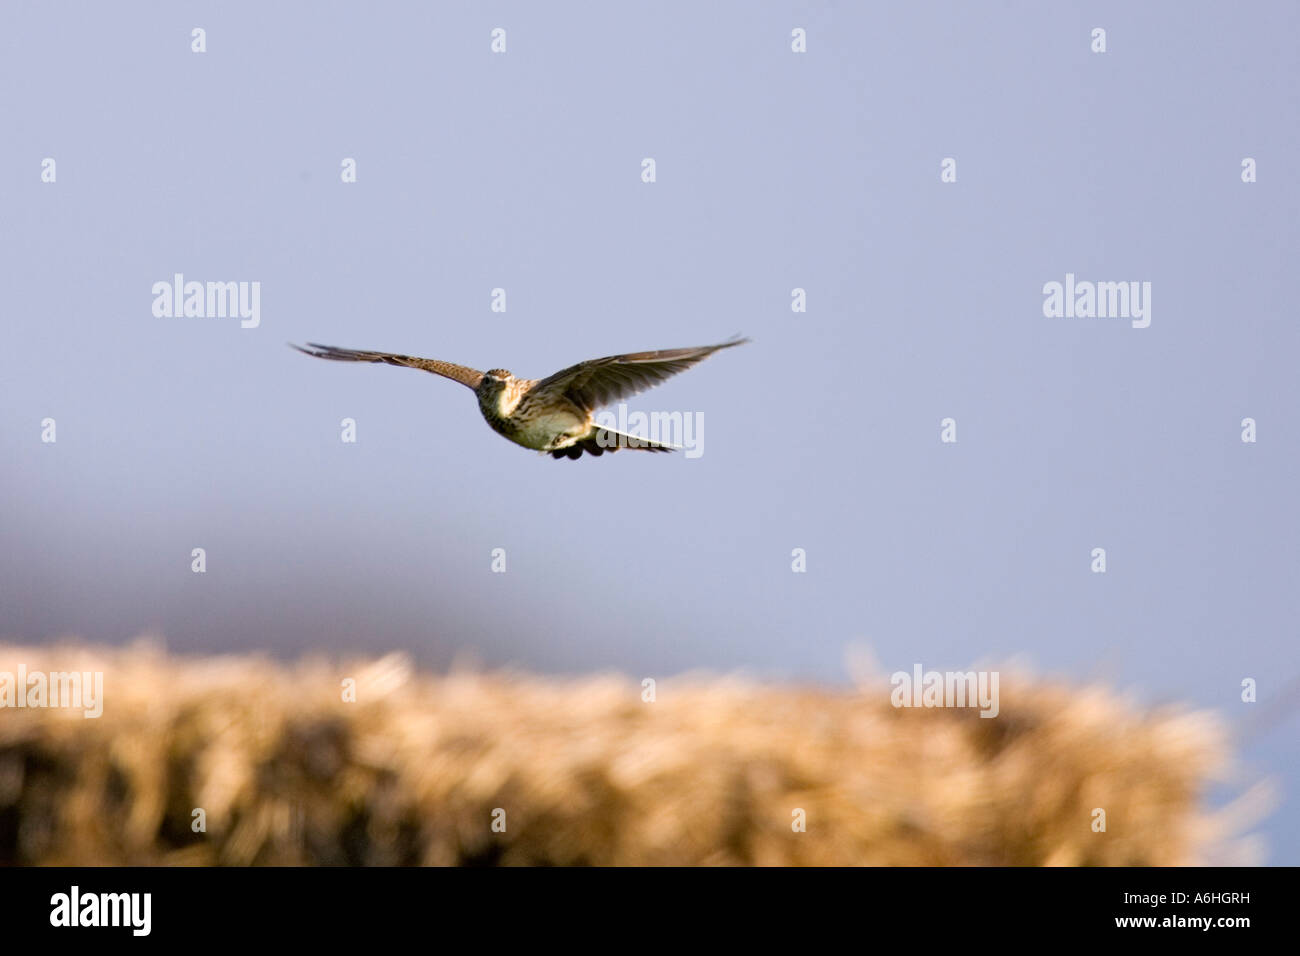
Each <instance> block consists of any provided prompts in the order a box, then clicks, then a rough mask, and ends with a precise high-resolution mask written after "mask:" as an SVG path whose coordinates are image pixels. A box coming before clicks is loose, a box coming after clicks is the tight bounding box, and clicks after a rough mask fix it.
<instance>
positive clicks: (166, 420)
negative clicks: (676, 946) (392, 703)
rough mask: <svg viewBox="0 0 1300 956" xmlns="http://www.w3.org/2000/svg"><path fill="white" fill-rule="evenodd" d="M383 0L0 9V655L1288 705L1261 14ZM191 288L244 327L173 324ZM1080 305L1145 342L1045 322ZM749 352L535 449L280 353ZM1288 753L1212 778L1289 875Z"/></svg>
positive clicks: (1280, 416)
mask: <svg viewBox="0 0 1300 956" xmlns="http://www.w3.org/2000/svg"><path fill="white" fill-rule="evenodd" d="M378 7H379V9H368V8H365V7H356V6H353V5H347V4H333V5H331V4H303V3H284V4H275V5H259V4H247V3H240V4H211V3H198V4H192V5H185V6H178V5H176V4H165V3H155V4H137V5H132V6H131V7H129V8H112V9H107V8H103V7H101V6H100V5H96V4H66V5H58V6H57V7H53V8H52V7H49V6H48V5H44V6H42V5H35V4H33V5H14V4H10V5H6V6H5V7H4V8H3V10H2V11H0V45H2V49H3V56H0V89H3V90H4V91H5V94H4V96H3V97H2V98H0V123H2V124H3V128H4V129H5V130H6V136H5V138H4V143H3V145H2V146H0V209H3V216H2V217H0V255H2V256H3V260H4V262H5V263H6V268H5V273H4V288H5V292H6V300H7V306H8V310H7V314H8V318H7V319H6V321H5V332H6V340H7V343H8V346H9V347H8V348H7V349H5V350H4V351H3V352H0V452H2V453H3V457H4V461H5V462H6V467H5V468H4V469H3V470H0V535H2V537H3V542H4V546H3V547H2V548H0V635H2V636H4V637H6V638H8V639H11V640H18V641H45V640H51V639H54V638H56V637H59V636H61V635H78V636H81V637H84V638H87V639H92V640H106V641H114V642H116V641H122V640H126V639H128V638H130V637H131V636H133V635H136V634H139V633H141V632H142V631H150V632H153V633H158V634H161V635H163V636H164V637H165V638H166V640H167V643H168V645H169V646H170V647H172V648H174V649H178V650H185V651H189V650H196V651H198V650H201V651H208V652H217V651H236V650H247V649H254V648H270V649H272V650H274V651H276V652H278V653H282V654H296V653H301V652H305V651H309V650H327V651H375V652H378V651H383V650H389V649H392V648H395V647H396V648H404V649H407V650H410V651H411V652H412V653H414V654H415V655H416V657H417V659H419V660H420V661H421V662H422V663H424V664H426V665H428V666H431V667H442V666H446V665H447V664H449V663H450V662H451V661H452V660H453V659H455V658H457V657H458V656H464V655H469V656H471V657H472V658H474V659H476V660H478V661H480V662H482V663H484V664H487V665H499V664H515V665H519V666H522V667H527V668H530V669H535V670H539V671H545V672H560V671H563V672H586V671H592V670H601V669H609V668H613V669H618V670H622V671H626V672H628V673H631V674H633V675H637V676H642V675H644V676H655V675H662V674H671V673H678V672H681V671H685V670H693V669H699V668H703V669H709V670H714V671H734V670H744V671H747V672H750V673H754V674H759V675H763V676H768V677H773V678H786V679H814V680H819V681H824V682H828V683H836V682H843V681H846V680H848V673H847V670H846V666H845V654H846V648H849V647H851V646H854V645H869V646H870V647H871V648H872V649H873V650H874V653H875V654H876V656H877V657H878V658H879V660H880V661H881V663H882V665H883V666H884V667H885V668H886V669H887V670H891V671H892V670H895V669H905V670H910V669H911V667H912V665H913V664H914V663H915V662H920V663H922V664H923V665H924V666H925V667H927V668H938V669H954V668H964V667H966V666H967V665H969V664H971V663H972V662H975V661H998V660H1006V659H1008V658H1010V657H1012V656H1016V655H1020V656H1023V657H1024V658H1026V659H1027V660H1029V661H1031V662H1032V663H1033V664H1034V665H1036V666H1037V667H1038V668H1039V669H1040V670H1042V671H1046V672H1049V673H1053V674H1059V675H1063V676H1068V677H1071V678H1074V679H1078V680H1086V679H1092V678H1099V679H1104V680H1106V681H1107V682H1109V683H1111V684H1113V685H1116V686H1119V687H1122V688H1125V689H1127V690H1131V691H1133V692H1134V693H1135V695H1136V696H1137V697H1138V699H1140V700H1142V701H1144V702H1147V703H1153V704H1154V703H1159V702H1164V701H1187V702H1189V703H1191V704H1193V705H1198V706H1206V707H1212V708H1215V709H1217V710H1218V711H1219V712H1220V713H1221V714H1222V715H1223V716H1224V718H1225V719H1226V720H1227V721H1228V722H1229V723H1230V724H1233V725H1236V724H1238V723H1241V722H1243V721H1244V720H1245V718H1246V717H1248V716H1249V713H1250V711H1249V709H1248V708H1249V706H1250V705H1246V704H1243V703H1241V702H1240V699H1239V696H1240V692H1241V691H1240V685H1241V681H1242V679H1244V678H1254V679H1256V680H1257V681H1258V682H1259V695H1260V700H1261V703H1266V704H1269V705H1270V706H1289V705H1288V704H1287V702H1286V701H1284V700H1281V699H1280V695H1282V694H1283V693H1285V692H1286V691H1285V688H1286V683H1287V681H1289V680H1291V679H1292V678H1294V677H1295V676H1296V675H1297V674H1300V652H1298V651H1297V641H1296V621H1297V611H1298V610H1300V591H1298V590H1297V588H1296V580H1297V570H1298V569H1300V538H1298V537H1297V534H1296V529H1297V519H1298V518H1300V505H1298V504H1297V497H1296V494H1295V488H1296V487H1297V485H1298V483H1300V482H1298V481H1297V479H1298V478H1300V474H1298V472H1300V453H1298V451H1297V449H1298V448H1300V428H1298V427H1297V419H1296V415H1295V411H1296V409H1297V408H1298V407H1300V401H1298V399H1300V383H1298V377H1297V375H1296V372H1295V370H1296V360H1297V352H1298V349H1300V331H1297V323H1296V320H1295V314H1294V313H1295V310H1294V292H1293V286H1292V283H1293V279H1294V276H1295V262H1296V258H1297V252H1300V241H1298V240H1300V236H1298V234H1297V230H1298V228H1300V227H1298V225H1297V224H1298V223H1300V216H1298V215H1297V212H1300V210H1298V208H1297V207H1298V203H1297V200H1298V199H1300V188H1298V187H1297V185H1296V181H1295V177H1294V176H1293V175H1291V174H1290V173H1288V172H1287V168H1288V164H1294V162H1295V157H1296V154H1297V149H1298V147H1300V133H1298V131H1297V124H1296V122H1295V117H1296V115H1297V114H1298V112H1300V111H1298V109H1297V107H1298V106H1300V103H1297V61H1296V57H1295V52H1294V38H1295V36H1296V35H1297V27H1298V26H1300V22H1298V21H1300V9H1298V8H1297V7H1296V6H1295V5H1294V4H1290V3H1281V2H1279V3H1257V4H1250V5H1247V6H1245V7H1229V6H1215V5H1210V4H1173V3H1153V4H1143V5H1141V7H1140V8H1139V9H1135V8H1134V7H1133V5H1128V4H1107V3H1102V4H1088V5H1082V4H1070V5H1065V4H1051V5H1044V4H1032V3H1020V4H1016V3H1002V4H979V5H976V4H959V3H929V4H901V3H900V4H893V5H884V6H881V5H866V4H862V5H855V4H836V5H825V4H818V5H812V4H797V3H795V4H759V5H754V4H739V3H730V4H710V5H707V6H706V7H701V6H700V5H697V4H681V3H665V4H658V5H656V6H655V7H653V8H637V9H636V10H635V11H633V10H632V9H631V8H626V7H622V6H611V7H609V8H605V7H597V6H594V5H579V4H547V5H544V6H541V5H537V4H523V3H520V4H508V3H498V4H490V5H471V4H453V5H436V6H435V5H417V4H396V3H394V4H381V5H378ZM196 26H199V27H202V28H203V29H205V30H206V44H207V51H206V52H205V53H202V54H197V53H194V52H192V51H191V30H192V29H193V28H194V27H196ZM496 27H503V28H505V29H506V31H507V33H506V37H507V52H506V53H504V54H493V53H492V52H491V49H490V41H491V37H490V33H491V31H492V29H493V28H496ZM794 27H803V28H804V29H806V30H807V35H808V52H807V53H804V54H796V53H793V52H792V51H791V49H790V34H791V30H792V29H793V28H794ZM1095 27H1103V28H1105V29H1106V31H1107V51H1106V52H1105V53H1100V54H1099V53H1094V52H1092V50H1091V49H1090V45H1091V40H1090V35H1091V31H1092V30H1093V28H1095ZM47 157H48V158H53V159H55V161H56V164H57V166H56V170H57V180H56V182H54V183H44V182H42V181H41V163H42V160H43V159H45V158H47ZM349 157H350V158H353V159H355V160H356V164H357V181H356V182H355V183H349V184H344V183H342V182H341V181H340V168H341V163H342V161H343V160H344V158H349ZM646 157H652V158H653V159H654V160H655V163H656V181H655V182H654V183H645V182H643V181H642V178H641V170H642V160H643V159H644V158H646ZM949 157H951V158H953V159H955V161H956V169H957V181H956V182H953V183H943V182H941V181H940V164H941V163H942V161H943V160H944V159H945V158H949ZM1246 157H1251V158H1253V159H1255V160H1256V163H1257V170H1258V181H1257V182H1254V183H1249V184H1247V183H1243V182H1242V179H1241V163H1242V160H1243V158H1246ZM178 272H179V273H183V274H184V275H185V276H186V278H187V279H193V280H198V281H247V282H253V281H256V282H259V283H260V290H261V303H260V304H261V310H260V324H259V325H258V326H257V327H256V328H249V329H244V328H241V327H240V323H239V321H238V320H237V319H229V318H224V319H223V318H159V317H156V316H155V315H154V314H153V313H152V310H151V305H152V302H153V295H152V293H151V288H152V286H153V284H154V283H155V282H158V281H160V280H162V281H169V280H170V279H171V277H172V276H173V275H174V274H175V273H178ZM1067 273H1072V274H1074V275H1075V276H1077V277H1078V278H1079V279H1088V280H1092V281H1138V282H1150V283H1151V288H1152V301H1151V324H1150V326H1149V327H1147V328H1142V329H1138V328H1133V327H1132V325H1131V324H1130V323H1129V322H1127V321H1123V320H1115V319H1101V318H1091V319H1087V318H1074V319H1065V318H1048V317H1045V316H1044V314H1043V300H1044V295H1043V291H1042V290H1043V286H1044V284H1045V283H1047V282H1052V281H1058V282H1063V281H1064V280H1065V276H1066V275H1067ZM495 288H503V289H505V290H506V292H507V303H508V305H507V311H506V312H504V313H499V312H493V311H492V310H491V308H490V305H491V295H492V290H493V289H495ZM795 288H801V289H804V290H806V294H807V311H806V312H802V313H796V312H793V311H792V310H791V290H793V289H795ZM733 333H744V334H747V335H750V336H752V337H753V339H754V341H753V343H752V344H750V345H747V346H745V347H744V348H741V349H735V350H730V351H728V352H725V353H722V354H720V355H717V356H715V357H713V358H711V359H709V360H708V361H707V362H705V363H704V364H703V365H701V366H699V367H697V368H696V369H693V370H691V371H689V372H687V373H685V374H684V375H682V376H680V377H679V378H675V379H673V380H671V381H670V382H669V383H668V384H666V385H664V386H662V387H660V388H659V389H656V390H654V391H653V392H650V393H646V394H645V395H642V396H639V397H638V398H636V399H633V400H632V401H631V402H630V403H629V404H630V406H631V407H632V408H633V409H642V410H647V411H649V410H666V411H682V412H686V413H691V414H694V413H700V414H702V415H703V416H704V419H705V421H706V423H707V425H706V446H705V453H704V454H703V455H702V456H701V457H700V458H698V459H695V460H689V459H686V458H685V457H684V456H681V455H675V456H650V455H640V454H633V453H627V454H619V455H616V456H613V457H610V456H605V457H602V458H600V459H590V458H588V459H583V460H582V461H578V462H570V461H567V460H565V461H553V460H551V459H550V458H541V457H539V456H536V455H534V454H532V453H530V452H527V451H525V450H523V449H521V448H518V447H516V446H513V445H511V444H509V443H508V442H505V441H503V440H502V439H500V438H499V437H497V436H495V435H494V434H492V433H491V432H490V431H489V430H488V428H487V427H486V425H485V424H484V423H483V421H482V420H481V418H480V417H479V414H478V411H477V408H476V406H475V403H474V399H473V396H471V395H470V394H469V393H468V392H466V391H465V390H464V389H463V388H461V387H460V386H458V385H456V384H454V383H451V382H447V381H444V380H440V379H437V378H434V377H432V376H429V375H425V374H423V373H419V372H415V371H408V370H405V369H394V368H388V367H379V366H376V367H371V366H348V365H335V364H329V363H324V362H319V361H315V360H312V359H309V358H306V357H304V356H302V355H299V354H297V353H295V352H293V351H291V350H289V349H288V348H286V347H285V343H286V342H287V341H305V340H311V341H318V342H325V343H329V344H334V345H340V346H345V347H355V348H369V349H389V350H394V351H400V352H407V353H412V354H417V355H428V356H434V357H437V358H442V359H446V360H449V361H453V362H459V363H463V364H467V365H471V366H475V367H477V368H480V369H485V368H492V367H504V368H508V369H510V370H512V371H513V372H515V373H516V374H519V375H523V376H528V377H541V376H543V375H546V374H549V373H550V372H552V371H555V370H557V369H559V368H562V367H564V366H566V365H569V364H571V363H573V362H576V361H578V360H581V359H584V358H590V357H595V356H600V355H606V354H610V353H615V352H624V351H632V350H640V349H651V348H671V347H679V346H687V345H702V344H706V343H711V342H716V341H721V340H723V339H725V338H726V337H728V336H730V335H731V334H733ZM47 417H49V418H53V419H55V421H56V422H57V436H58V440H57V442H56V443H54V444H52V445H51V444H46V443H42V442H41V440H40V433H41V427H40V423H41V421H42V420H43V419H45V418H47ZM348 417H350V418H353V419H355V421H356V422H357V430H358V441H357V442H356V443H355V444H344V443H343V442H341V441H340V425H339V423H340V421H341V420H342V419H343V418H348ZM949 417H951V418H953V419H955V421H956V422H957V435H958V440H957V442H956V443H955V444H945V443H942V442H941V441H940V422H941V420H942V419H944V418H949ZM1246 417H1251V418H1253V419H1255V420H1256V422H1257V428H1258V440H1257V441H1256V442H1255V443H1243V442H1242V441H1241V421H1242V419H1243V418H1246ZM194 547H203V548H204V549H205V550H206V553H207V566H208V570H207V572H206V573H205V574H203V575H196V574H193V573H191V570H190V554H191V549H192V548H194ZM1096 547H1104V548H1105V549H1106V552H1107V571H1106V573H1105V574H1094V573H1092V572H1091V570H1090V563H1091V560H1092V559H1091V552H1092V549H1093V548H1096ZM494 548H504V549H505V552H506V555H507V567H508V570H507V572H506V573H505V574H494V573H492V572H491V570H490V564H491V552H492V550H493V549H494ZM795 548H803V549H805V550H806V553H807V556H808V558H807V561H808V570H807V572H806V573H803V574H795V573H792V571H791V552H792V550H793V549H795ZM1294 686H1295V685H1294V684H1292V685H1291V687H1292V689H1291V691H1290V693H1291V694H1292V695H1294ZM1295 738H1296V723H1295V720H1294V718H1291V719H1290V720H1289V722H1285V723H1283V724H1281V725H1279V726H1276V727H1274V728H1273V729H1272V730H1270V731H1269V732H1267V733H1259V734H1253V735H1251V736H1248V737H1247V739H1246V740H1245V741H1244V742H1243V743H1242V745H1241V746H1242V749H1241V754H1242V756H1243V765H1242V768H1241V771H1240V773H1239V774H1238V775H1237V776H1235V777H1234V779H1233V781H1231V783H1232V784H1233V785H1236V784H1239V785H1240V787H1241V788H1244V787H1245V786H1246V785H1248V784H1249V783H1251V782H1253V781H1254V780H1256V779H1258V778H1260V777H1264V776H1270V777H1273V778H1275V779H1277V780H1278V781H1279V782H1280V783H1281V784H1282V786H1283V788H1284V802H1283V804H1282V806H1281V808H1280V809H1279V810H1278V811H1277V812H1276V813H1275V814H1274V815H1273V816H1272V817H1271V818H1270V820H1269V821H1268V822H1267V824H1266V825H1265V828H1264V829H1265V832H1266V834H1267V836H1268V838H1269V841H1270V846H1271V860H1272V861H1273V862H1283V863H1291V864H1295V863H1297V862H1300V836H1297V834H1296V830H1297V828H1296V826H1295V822H1296V818H1297V814H1298V813H1300V805H1298V804H1297V802H1296V798H1295V796H1294V792H1295V789H1296V787H1297V785H1298V784H1300V772H1298V771H1297V770H1296V767H1297V764H1298V763H1300V761H1297V759H1296V758H1297V747H1296V742H1295Z"/></svg>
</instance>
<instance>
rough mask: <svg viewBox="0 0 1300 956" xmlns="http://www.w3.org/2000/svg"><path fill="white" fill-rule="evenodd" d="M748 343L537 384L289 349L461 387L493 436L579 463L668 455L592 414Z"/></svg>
mask: <svg viewBox="0 0 1300 956" xmlns="http://www.w3.org/2000/svg"><path fill="white" fill-rule="evenodd" d="M748 341H749V339H732V340H730V341H728V342H723V343H721V344H719V345H705V346H701V347H700V348H694V349H665V350H662V351H659V352H631V353H628V354H627V355H610V356H607V357H605V358H598V359H590V360H588V361H586V362H579V363H578V364H577V365H572V366H570V367H569V368H566V369H563V370H561V371H559V372H556V373H555V374H554V375H551V376H548V377H547V378H543V379H524V378H515V377H514V376H513V375H511V374H510V373H509V372H507V371H506V370H505V369H500V368H494V369H490V370H489V371H487V372H479V371H476V370H475V369H472V368H466V367H465V366H463V365H453V364H452V363H451V362H440V361H438V360H437V359H427V358H414V357H412V356H409V355H396V354H393V353H391V352H364V351H359V350H356V349H339V348H334V347H333V346H330V345H318V344H316V343H315V342H308V343H307V345H306V347H303V346H299V345H295V346H293V348H295V349H297V350H298V351H299V352H302V353H303V354H305V355H312V356H315V357H316V358H323V359H331V360H333V361H337V362H385V363H387V364H389V365H401V366H405V367H407V368H418V369H423V370H424V371H426V372H432V373H433V374H435V375H441V376H442V377H443V378H449V379H451V380H452V381H454V382H460V383H461V384H462V385H464V386H466V387H467V388H470V389H472V390H473V391H474V394H475V395H476V396H478V405H479V411H481V412H482V413H483V417H484V418H485V419H487V423H488V424H489V425H491V426H492V428H493V430H494V431H496V432H497V433H499V434H501V435H504V436H505V437H506V438H508V439H510V440H511V441H512V442H514V443H515V444H517V445H523V446H524V447H525V448H532V449H534V450H536V451H541V452H549V453H550V454H551V455H552V457H555V458H566V457H567V458H581V457H582V454H583V452H586V453H587V454H589V455H602V454H604V453H605V452H607V451H608V452H614V451H617V450H618V449H619V448H640V449H643V450H645V451H672V450H673V446H671V445H665V444H661V443H658V442H651V441H648V440H646V439H641V438H637V437H636V436H634V435H626V434H624V433H622V432H619V431H615V430H614V429H612V428H600V427H598V426H597V425H596V423H595V420H594V413H595V411H596V409H598V408H600V407H601V406H602V405H608V404H610V403H611V402H616V401H618V400H620V399H623V398H627V397H628V396H630V395H635V394H636V393H637V392H642V391H645V390H646V389H648V388H652V387H654V386H655V385H658V384H659V383H660V382H662V381H664V380H665V379H667V378H669V377H670V376H673V375H676V374H677V373H678V372H684V371H686V369H688V368H690V367H691V366H692V365H695V364H697V363H699V362H702V361H704V359H706V358H708V357H709V356H710V355H712V354H713V353H714V352H716V351H718V350H719V349H727V348H731V347H732V346H733V345H742V344H744V343H745V342H748Z"/></svg>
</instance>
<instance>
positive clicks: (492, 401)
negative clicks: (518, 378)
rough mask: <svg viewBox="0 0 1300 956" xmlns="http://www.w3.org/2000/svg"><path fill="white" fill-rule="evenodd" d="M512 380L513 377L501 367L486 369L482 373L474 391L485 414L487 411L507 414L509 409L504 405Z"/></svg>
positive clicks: (506, 402)
mask: <svg viewBox="0 0 1300 956" xmlns="http://www.w3.org/2000/svg"><path fill="white" fill-rule="evenodd" d="M514 380H515V377H514V376H513V375H511V374H510V373H509V372H507V371H506V370H505V369H503V368H493V369H488V371H486V372H484V373H483V378H482V380H481V381H479V383H478V388H476V389H474V391H475V392H476V393H477V394H478V403H479V406H480V407H481V408H482V409H483V411H484V413H485V414H486V413H488V412H492V413H494V414H497V415H506V414H509V409H508V408H507V407H506V406H507V405H508V404H509V402H508V399H509V397H510V393H509V392H508V388H509V386H510V384H511V383H512V382H514Z"/></svg>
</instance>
